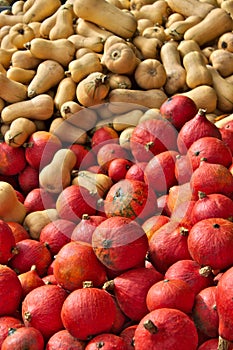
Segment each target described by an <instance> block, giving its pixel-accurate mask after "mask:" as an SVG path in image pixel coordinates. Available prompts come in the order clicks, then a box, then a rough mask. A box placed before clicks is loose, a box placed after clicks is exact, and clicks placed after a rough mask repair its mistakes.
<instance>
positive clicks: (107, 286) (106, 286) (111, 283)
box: [102, 280, 114, 291]
mask: <svg viewBox="0 0 233 350" xmlns="http://www.w3.org/2000/svg"><path fill="white" fill-rule="evenodd" d="M102 288H103V289H104V290H107V291H112V290H114V280H110V281H107V282H105V283H104V285H103V287H102Z"/></svg>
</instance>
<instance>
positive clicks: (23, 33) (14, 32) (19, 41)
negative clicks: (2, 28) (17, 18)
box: [9, 23, 35, 49]
mask: <svg viewBox="0 0 233 350" xmlns="http://www.w3.org/2000/svg"><path fill="white" fill-rule="evenodd" d="M9 37H10V42H11V43H12V45H14V46H15V47H16V48H17V49H24V44H26V43H27V42H28V41H30V40H32V39H33V38H34V37H35V33H34V31H33V29H32V28H31V27H29V26H28V25H27V24H25V23H17V24H15V25H13V26H12V27H11V28H10V30H9Z"/></svg>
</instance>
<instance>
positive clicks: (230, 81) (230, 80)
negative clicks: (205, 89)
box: [225, 74, 233, 84]
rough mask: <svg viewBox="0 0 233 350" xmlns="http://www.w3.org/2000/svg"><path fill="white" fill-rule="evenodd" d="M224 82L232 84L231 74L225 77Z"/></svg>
mask: <svg viewBox="0 0 233 350" xmlns="http://www.w3.org/2000/svg"><path fill="white" fill-rule="evenodd" d="M225 80H226V81H228V82H229V83H231V84H233V74H231V75H229V76H228V77H226V78H225Z"/></svg>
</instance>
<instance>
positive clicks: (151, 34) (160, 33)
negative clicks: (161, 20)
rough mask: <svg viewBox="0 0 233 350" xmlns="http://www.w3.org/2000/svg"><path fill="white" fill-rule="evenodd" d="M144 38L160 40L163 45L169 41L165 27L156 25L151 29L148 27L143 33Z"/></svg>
mask: <svg viewBox="0 0 233 350" xmlns="http://www.w3.org/2000/svg"><path fill="white" fill-rule="evenodd" d="M142 36H145V37H146V38H156V39H159V40H160V41H161V42H162V43H163V42H164V41H165V40H167V34H166V32H165V29H164V27H163V26H162V25H161V24H158V23H157V24H155V25H153V26H150V27H148V26H147V27H146V28H145V29H144V30H143V31H142Z"/></svg>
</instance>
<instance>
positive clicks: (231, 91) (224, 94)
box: [207, 65, 233, 113]
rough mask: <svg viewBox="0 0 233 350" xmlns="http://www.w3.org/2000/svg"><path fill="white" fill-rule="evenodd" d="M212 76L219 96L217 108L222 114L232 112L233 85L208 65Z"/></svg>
mask: <svg viewBox="0 0 233 350" xmlns="http://www.w3.org/2000/svg"><path fill="white" fill-rule="evenodd" d="M207 68H208V70H209V72H210V73H211V75H212V79H213V87H214V89H215V91H216V94H217V98H218V101H217V108H218V109H219V110H221V111H222V112H226V113H227V112H231V111H232V109H233V85H232V84H231V83H229V82H227V81H226V80H225V79H224V78H223V77H222V76H221V75H220V74H219V72H218V71H217V70H216V69H215V68H214V67H212V66H210V65H207Z"/></svg>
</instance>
